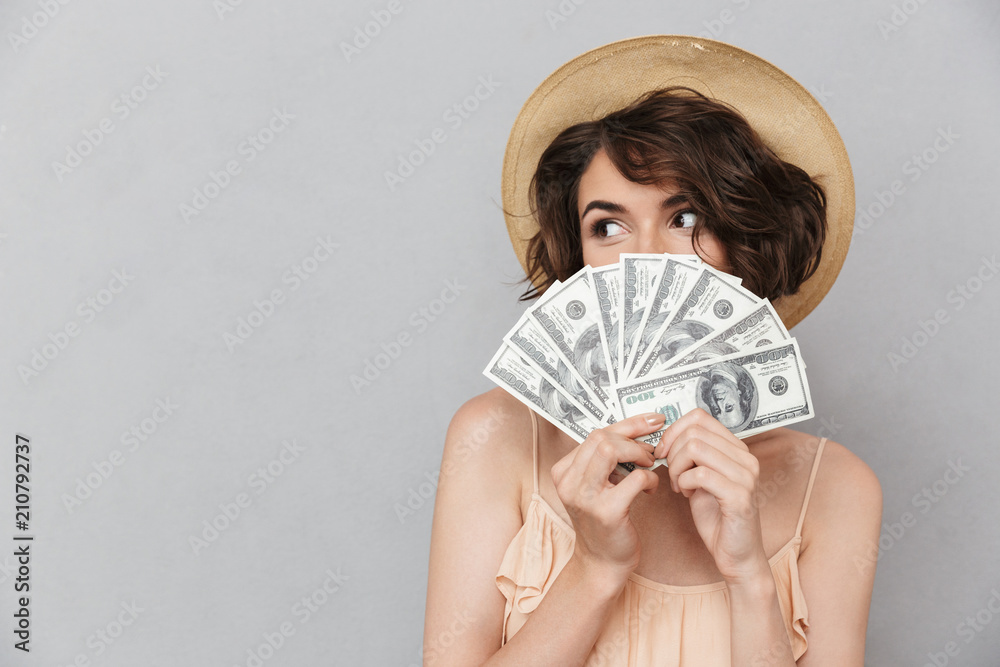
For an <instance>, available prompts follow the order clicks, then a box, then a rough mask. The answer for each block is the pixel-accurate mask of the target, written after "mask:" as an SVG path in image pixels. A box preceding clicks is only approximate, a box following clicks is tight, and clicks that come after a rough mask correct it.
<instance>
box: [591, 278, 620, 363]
mask: <svg viewBox="0 0 1000 667" xmlns="http://www.w3.org/2000/svg"><path fill="white" fill-rule="evenodd" d="M619 267H620V264H613V265H611V266H602V267H599V268H596V269H595V268H592V269H590V287H591V289H592V290H593V293H594V300H595V301H596V302H597V310H598V315H599V319H598V324H599V326H598V333H600V335H601V347H602V349H603V352H604V358H605V359H607V362H608V372H609V378H608V379H609V380H610V382H611V383H616V382H618V378H619V375H618V348H619V344H618V342H619V340H620V338H621V334H620V328H619V325H620V322H619V320H618V317H619V314H620V312H621V308H620V305H621V304H620V302H621V294H622V291H621V271H620V268H619Z"/></svg>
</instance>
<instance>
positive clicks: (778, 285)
mask: <svg viewBox="0 0 1000 667" xmlns="http://www.w3.org/2000/svg"><path fill="white" fill-rule="evenodd" d="M600 150H603V151H605V153H607V155H608V157H609V158H610V160H611V162H612V164H614V165H615V167H616V168H617V169H618V171H620V172H621V173H622V175H623V176H624V177H625V178H627V179H629V180H631V181H633V182H636V183H641V184H647V185H656V184H661V183H663V182H664V181H672V183H673V184H674V185H676V186H677V187H678V188H679V190H680V193H681V194H683V195H685V196H686V197H687V200H688V202H689V204H690V208H691V209H692V210H693V211H694V212H695V213H696V215H697V219H696V221H695V224H694V228H693V231H692V233H693V234H694V240H695V244H694V245H695V251H696V252H697V248H698V239H699V237H700V235H702V234H705V233H709V234H711V235H712V236H714V237H715V238H716V239H717V240H718V241H719V243H720V244H721V245H722V246H723V247H724V248H725V250H726V255H727V257H728V259H729V267H728V270H729V271H730V272H731V273H732V274H734V275H736V276H739V277H740V278H742V279H743V286H744V287H746V288H747V289H749V290H750V291H751V292H753V293H754V294H756V295H757V296H759V297H761V298H769V299H771V300H774V299H777V298H778V297H780V296H783V295H787V294H794V293H795V292H796V291H798V289H799V286H800V285H801V284H802V283H803V282H804V281H805V280H806V279H808V278H809V277H810V276H811V275H812V274H813V273H814V272H815V271H816V267H817V266H818V265H819V262H820V258H821V255H822V248H823V241H824V239H825V238H826V196H825V194H824V193H823V189H822V188H821V187H820V185H819V184H818V183H817V182H815V181H814V180H813V179H812V178H811V177H810V176H809V174H807V173H806V172H805V171H804V170H802V169H800V168H799V167H797V166H795V165H793V164H790V163H788V162H785V161H783V160H782V159H781V158H779V157H778V156H777V155H775V154H774V152H773V151H772V150H771V149H770V148H768V147H767V146H766V145H765V144H764V142H763V141H762V140H761V138H760V137H759V136H758V135H757V133H756V132H755V131H754V129H753V128H752V127H751V126H750V124H749V123H748V122H747V120H746V119H745V118H744V117H743V116H742V115H741V114H740V113H739V112H738V111H737V110H735V109H734V108H732V107H730V106H728V105H726V104H724V103H722V102H719V101H717V100H713V99H710V98H708V97H705V96H704V95H702V94H701V93H699V92H697V91H695V90H692V89H691V88H687V87H683V86H671V87H669V88H662V89H659V90H653V91H650V92H648V93H646V94H645V95H643V96H642V97H640V98H639V99H638V100H636V101H635V102H633V103H632V104H630V105H629V106H627V107H625V108H624V109H620V110H618V111H615V112H613V113H611V114H608V115H607V116H605V117H604V118H601V119H599V120H595V121H589V122H585V123H579V124H577V125H573V126H570V127H568V128H566V129H565V130H563V131H562V132H561V133H560V134H559V136H557V137H556V138H555V139H554V140H553V141H552V143H551V144H549V146H548V147H547V148H546V149H545V152H544V153H542V156H541V158H540V159H539V161H538V168H537V169H536V170H535V174H534V176H533V177H532V180H531V186H530V190H529V197H530V200H531V202H532V205H533V209H534V215H535V216H536V219H537V220H538V221H539V224H540V229H539V231H538V233H537V234H535V236H533V237H532V238H531V240H530V241H529V243H528V250H527V266H528V271H527V277H526V278H525V279H524V281H525V282H527V281H531V282H535V280H536V279H540V280H539V284H538V285H537V286H536V285H534V284H532V285H531V286H530V287H529V288H528V289H527V290H526V291H525V292H524V294H522V295H521V298H520V300H521V301H525V300H528V299H533V298H536V297H538V296H541V295H542V294H543V293H544V292H545V290H547V289H548V288H549V287H550V286H551V285H552V283H554V282H555V281H556V280H557V279H558V280H566V279H567V278H569V277H570V276H572V275H573V274H574V273H576V272H577V271H579V270H580V269H581V268H583V249H582V242H581V239H580V217H579V214H578V212H577V211H578V208H577V196H578V190H579V185H580V177H581V176H582V175H583V172H584V171H585V170H586V168H587V166H588V165H589V164H590V162H591V160H592V159H593V157H594V155H596V154H597V153H598V151H600ZM699 254H700V253H699Z"/></svg>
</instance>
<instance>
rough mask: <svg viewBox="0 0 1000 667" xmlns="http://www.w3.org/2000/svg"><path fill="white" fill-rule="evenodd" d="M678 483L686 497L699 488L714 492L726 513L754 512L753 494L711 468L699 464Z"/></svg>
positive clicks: (748, 513)
mask: <svg viewBox="0 0 1000 667" xmlns="http://www.w3.org/2000/svg"><path fill="white" fill-rule="evenodd" d="M677 485H678V487H679V488H680V490H681V493H682V494H684V497H685V498H690V497H691V496H692V495H694V492H695V491H697V490H698V489H703V490H704V491H707V492H708V493H710V494H712V495H713V496H714V497H715V499H716V500H717V501H718V503H719V508H720V509H721V510H722V511H723V513H724V514H726V515H729V516H736V515H739V516H743V517H746V516H750V515H751V514H752V510H753V501H752V494H750V493H748V492H747V490H746V489H745V488H743V487H742V486H740V485H739V484H736V483H735V482H733V481H732V480H729V479H726V478H725V477H724V476H722V475H721V474H720V473H719V472H717V471H715V470H712V469H711V468H706V467H703V466H698V467H697V468H693V469H691V470H688V471H687V472H685V473H684V474H683V475H681V476H680V477H678V478H677Z"/></svg>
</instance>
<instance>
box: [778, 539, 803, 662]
mask: <svg viewBox="0 0 1000 667" xmlns="http://www.w3.org/2000/svg"><path fill="white" fill-rule="evenodd" d="M801 541H802V538H801V537H799V538H796V539H795V540H794V541H793V542H792V543H791V548H790V549H788V550H787V551H786V552H785V553H784V554H783V555H782V557H781V558H780V559H779V560H778V562H776V563H774V564H773V565H772V567H771V572H772V573H773V574H774V581H775V584H777V586H776V589H777V591H778V605H779V606H780V607H781V617H782V618H783V619H784V621H785V631H786V632H787V633H788V639H789V641H791V644H792V657H794V658H795V659H796V660H798V659H799V658H800V657H801V656H802V654H803V653H805V652H806V646H807V644H808V642H807V640H806V628H808V627H809V609H808V607H807V606H806V598H805V595H804V594H803V593H802V586H801V585H800V583H799V567H798V555H799V547H800V545H801Z"/></svg>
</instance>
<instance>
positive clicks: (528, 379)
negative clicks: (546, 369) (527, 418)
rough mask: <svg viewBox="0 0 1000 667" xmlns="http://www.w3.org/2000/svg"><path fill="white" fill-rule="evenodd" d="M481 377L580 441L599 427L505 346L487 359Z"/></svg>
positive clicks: (541, 375)
mask: <svg viewBox="0 0 1000 667" xmlns="http://www.w3.org/2000/svg"><path fill="white" fill-rule="evenodd" d="M483 375H485V376H486V377H488V378H489V379H490V380H492V381H493V382H495V383H496V384H498V385H500V386H501V387H503V388H504V389H505V390H507V391H508V392H509V393H510V394H512V395H513V396H514V397H515V398H516V399H517V400H519V401H521V402H522V403H524V404H525V405H527V406H528V407H529V408H531V409H532V410H534V411H535V412H537V413H538V414H540V415H542V416H543V417H545V418H546V419H548V420H549V421H550V422H552V423H553V424H555V425H556V426H557V427H559V429H560V430H562V431H563V432H564V433H566V435H568V436H570V437H571V438H573V439H574V440H576V441H577V442H583V441H584V440H585V439H586V437H587V435H588V434H589V433H590V432H591V431H592V430H594V429H595V428H597V427H598V425H597V424H595V423H594V422H592V421H591V420H590V419H589V418H588V417H587V416H586V415H585V414H584V413H583V412H582V411H581V410H580V408H578V407H577V406H576V405H574V402H573V401H572V400H571V399H570V398H569V396H567V395H566V394H565V393H563V391H562V390H561V389H559V388H558V387H556V386H555V385H553V384H552V383H551V382H549V381H548V380H546V379H545V376H544V375H543V374H542V373H540V372H538V371H537V370H535V369H534V368H533V367H532V366H531V365H530V364H528V363H527V362H526V361H525V360H524V359H522V358H521V356H520V355H519V354H518V353H517V350H515V349H514V348H512V347H509V346H508V345H506V344H504V345H503V346H502V347H501V348H500V349H499V350H498V351H497V353H496V354H495V355H494V356H493V359H491V360H490V363H489V365H487V366H486V369H485V370H484V371H483Z"/></svg>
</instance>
